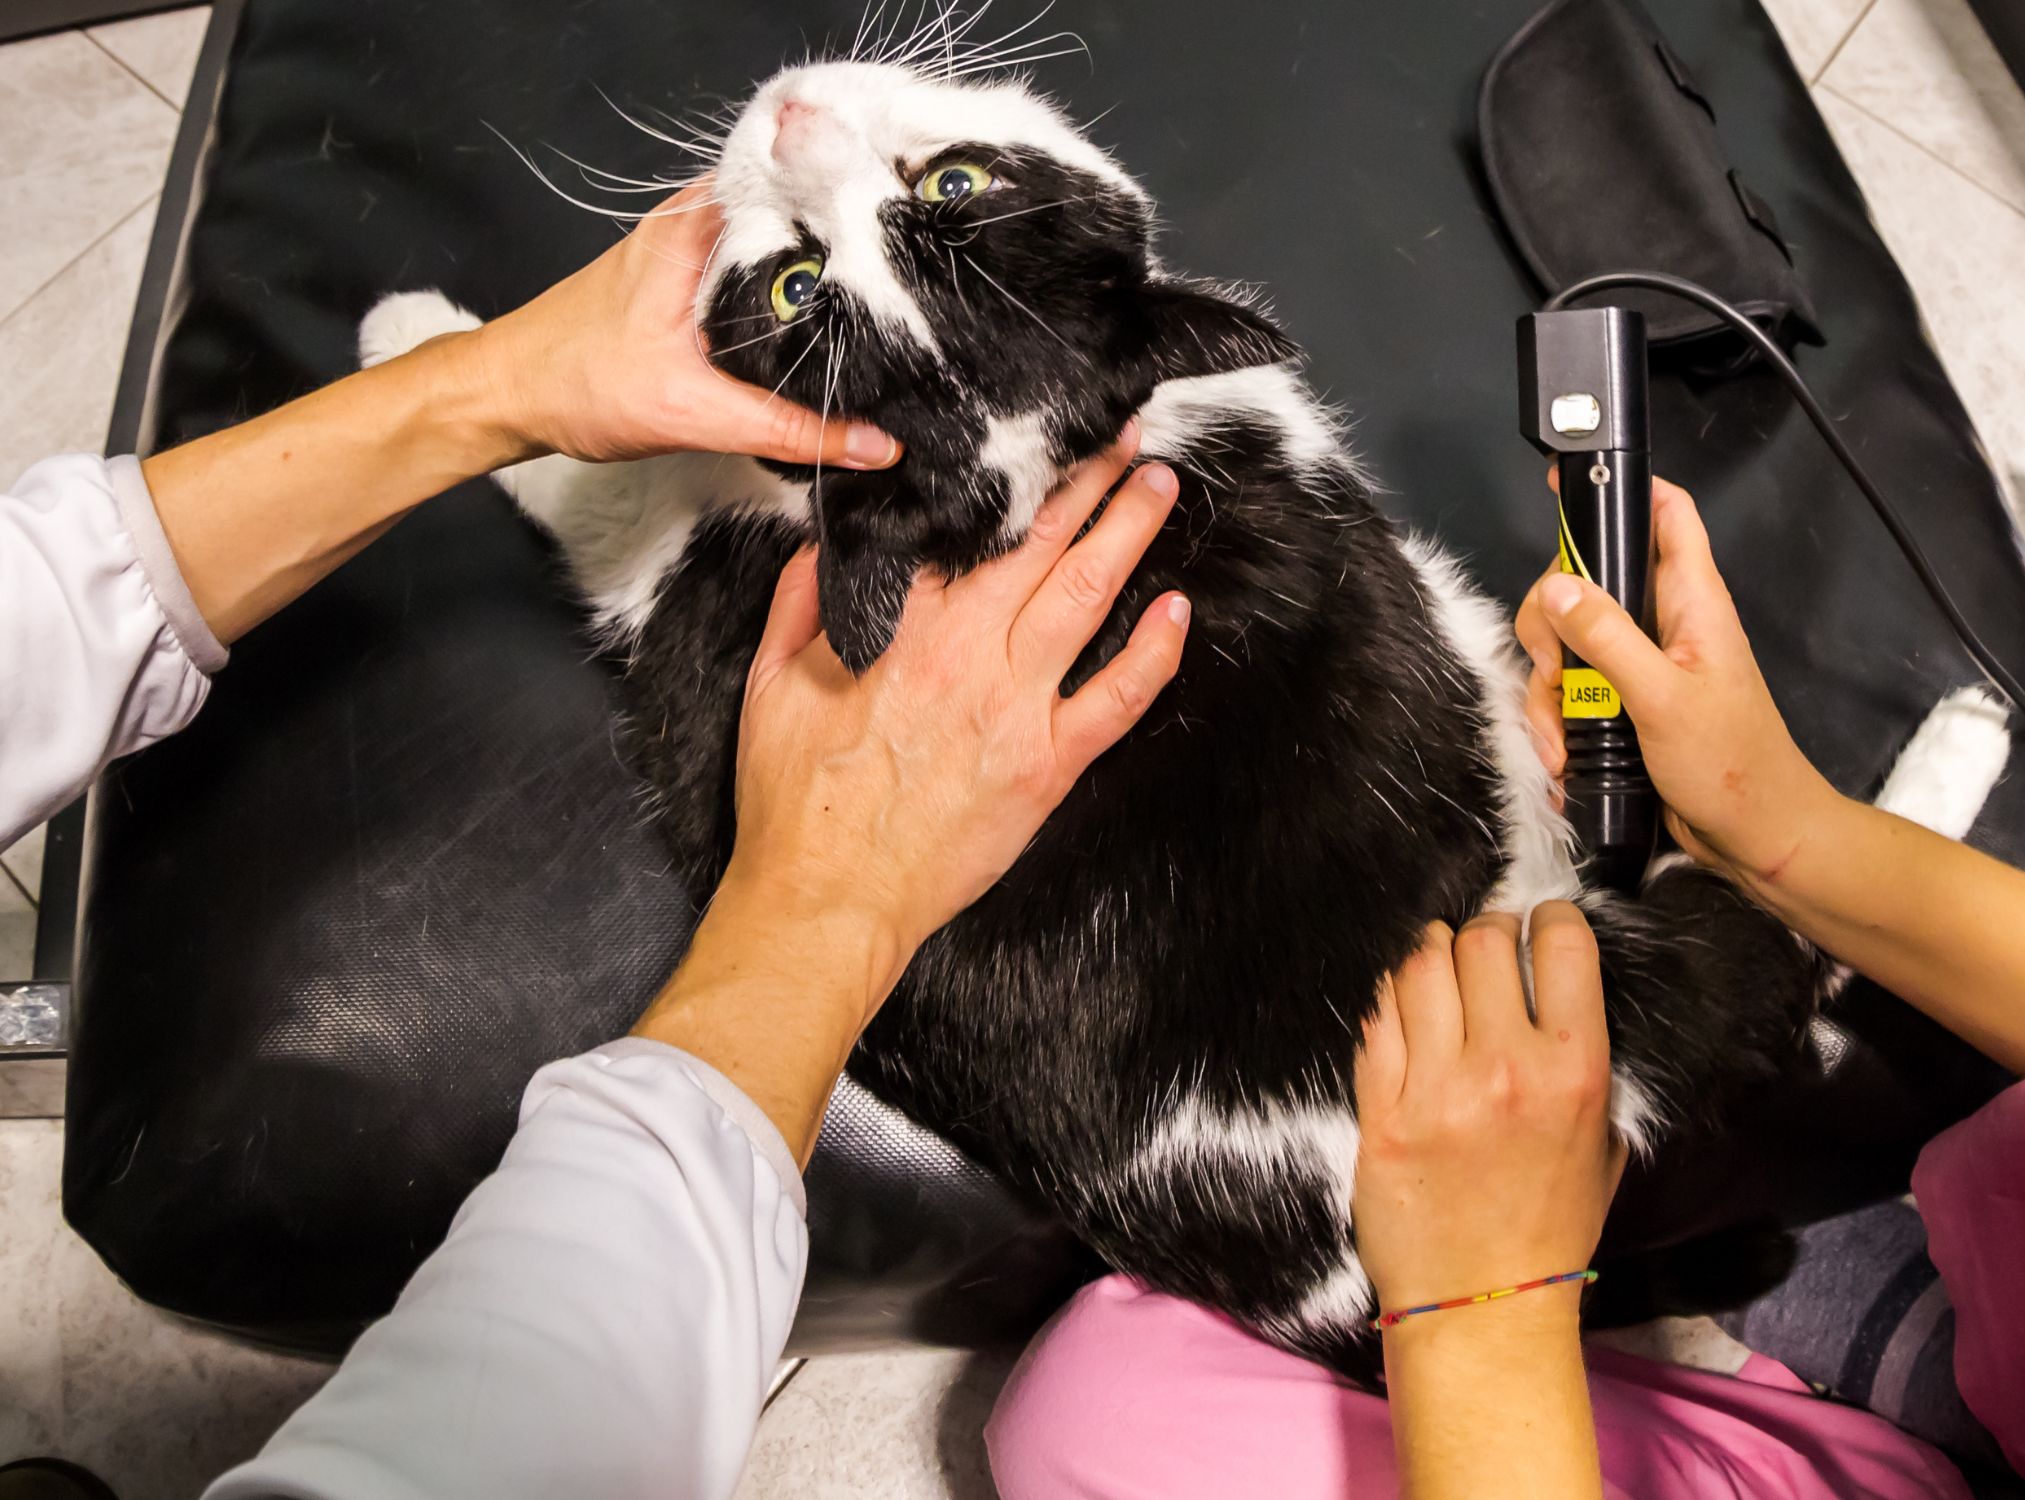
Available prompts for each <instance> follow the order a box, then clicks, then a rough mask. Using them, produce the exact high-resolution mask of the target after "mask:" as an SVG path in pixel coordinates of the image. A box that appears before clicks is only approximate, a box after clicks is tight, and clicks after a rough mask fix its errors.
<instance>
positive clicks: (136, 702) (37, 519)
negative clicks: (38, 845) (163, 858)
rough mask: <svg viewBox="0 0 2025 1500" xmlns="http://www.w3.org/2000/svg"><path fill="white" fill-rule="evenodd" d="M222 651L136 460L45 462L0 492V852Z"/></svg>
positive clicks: (164, 728)
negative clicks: (180, 565) (199, 609)
mask: <svg viewBox="0 0 2025 1500" xmlns="http://www.w3.org/2000/svg"><path fill="white" fill-rule="evenodd" d="M224 665H225V648H224V647H223V646H221V645H220V644H219V643H218V638H217V637H216V636H215V635H213V634H212V633H211V629H210V627H209V626H208V625H206V624H205V623H204V617H203V616H202V615H201V614H199V613H198V612H197V605H196V601H194V600H193V599H192V598H191V597H190V589H189V586H188V585H187V584H185V583H184V581H183V575H182V573H181V572H180V571H179V570H178V568H177V566H176V559H175V556H174V554H173V553H171V552H170V550H169V539H168V538H167V537H166V536H165V535H164V534H163V532H162V523H161V521H160V520H159V519H158V518H157V517H156V515H155V503H154V500H153V498H152V497H151V496H150V495H149V494H148V486H147V482H146V481H145V480H144V479H143V478H142V477H141V465H140V461H139V460H138V459H134V458H115V459H110V460H108V459H103V458H96V457H93V456H91V455H88V454H67V455H64V456H63V457H60V458H49V459H44V460H43V461H42V462H41V463H39V464H36V465H35V466H34V467H33V468H31V469H30V470H28V472H27V473H25V474H23V475H22V476H21V477H20V479H18V480H16V481H15V483H14V487H13V489H12V490H10V491H8V492H7V493H5V494H0V849H4V848H6V847H7V846H8V845H9V844H11V843H13V842H14V841H15V840H16V839H17V838H19V837H20V836H21V835H22V834H23V833H26V832H27V831H28V830H29V829H30V828H33V827H34V826H35V825H36V824H37V823H40V822H41V821H42V820H43V819H45V818H47V817H48V816H49V815H50V814H51V813H53V812H55V811H56V810H57V809H58V808H60V807H62V806H63V805H64V804H65V803H66V802H68V801H70V799H71V798H73V797H75V796H76V795H77V794H78V793H79V792H81V791H83V790H84V789H85V787H86V786H87V785H89V784H90V782H91V780H92V778H94V777H95V776H97V775H98V773H99V772H100V771H102V770H104V769H105V767H106V764H107V763H108V762H109V761H111V760H112V759H113V758H114V757H115V756H120V755H125V754H126V753H127V752H128V751H130V750H138V749H140V748H141V746H143V745H149V744H153V743H154V742H155V741H156V740H158V739H161V738H162V737H163V736H165V735H171V734H174V733H175V732H176V731H177V730H179V729H181V728H182V727H183V726H184V725H185V724H187V723H189V722H190V720H191V718H192V717H194V716H195V714H196V712H197V710H198V709H199V708H200V707H202V706H203V702H204V695H205V693H206V692H207V691H208V690H209V688H210V679H209V677H208V676H207V675H206V674H208V673H211V672H215V671H217V670H218V669H219V668H220V667H222V666H224Z"/></svg>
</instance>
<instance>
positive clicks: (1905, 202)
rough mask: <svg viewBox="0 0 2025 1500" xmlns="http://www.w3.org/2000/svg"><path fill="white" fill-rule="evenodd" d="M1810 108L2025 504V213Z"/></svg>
mask: <svg viewBox="0 0 2025 1500" xmlns="http://www.w3.org/2000/svg"><path fill="white" fill-rule="evenodd" d="M1815 99H1816V102H1817V103H1818V104H1819V105H1820V107H1821V113H1822V115H1823V116H1824V117H1825V118H1826V119H1827V121H1828V125H1829V128H1830V129H1831V130H1833V131H1834V133H1835V139H1836V142H1837V143H1838V144H1839V145H1840V146H1841V148H1842V154H1843V156H1844V157H1845V158H1846V159H1847V161H1848V162H1849V166H1850V169H1851V170H1852V171H1853V172H1854V173H1855V174H1856V179H1857V181H1858V182H1859V183H1861V184H1862V186H1863V194H1864V197H1865V198H1866V199H1867V200H1868V201H1869V204H1870V211H1871V214H1872V215H1873V217H1874V218H1875V219H1876V220H1877V226H1878V229H1879V230H1880V231H1881V232H1882V233H1883V235H1884V239H1885V243H1886V244H1887V245H1889V246H1890V247H1891V252H1892V254H1893V255H1894V256H1895V257H1896V258H1897V260H1898V263H1899V266H1900V268H1901V269H1902V270H1903V271H1904V272H1905V276H1906V280H1907V281H1908V282H1910V283H1911V284H1912V289H1913V294H1914V295H1915V296H1916V297H1918V299H1919V303H1920V308H1921V310H1922V311H1923V312H1924V313H1925V315H1926V322H1927V326H1928V329H1929V331H1930V332H1931V334H1932V337H1933V341H1934V345H1935V347H1936V348H1937V349H1939V351H1940V355H1941V360H1942V362H1943V363H1944V364H1945V365H1946V366H1947V370H1948V374H1949V376H1950V378H1951V379H1952V380H1953V381H1954V384H1955V388H1956V389H1957V390H1958V391H1959V392H1960V393H1961V396H1962V401H1963V403H1964V404H1965V405H1966V406H1967V407H1968V408H1969V414H1970V415H1971V416H1972V417H1974V418H1975V421H1976V426H1977V429H1978V430H1979V431H1980V432H1981V434H1982V437H1983V441H1984V442H1985V443H1986V444H1987V445H1988V446H1989V448H1990V451H1991V459H1992V462H1993V464H1994V465H1995V467H1996V468H1997V470H1998V472H1999V473H2000V474H2003V475H2005V476H2006V477H2007V479H2008V481H2009V483H2010V486H2011V492H2012V495H2013V496H2014V498H2015V497H2018V496H2020V495H2025V298H2021V297H2020V296H2019V289H2020V288H2021V287H2025V213H2021V212H2020V211H2019V210H2017V209H2014V208H2012V207H2011V206H2010V205H2009V204H2007V203H2003V202H2001V201H1999V200H1998V199H1997V198H1995V197H1993V196H1992V195H1991V194H1989V193H1986V192H1985V191H1983V189H1982V188H1980V187H1978V186H1977V185H1976V184H1974V183H1973V182H1970V181H1969V180H1968V179H1967V178H1965V177H1962V176H1960V175H1958V174H1957V173H1955V172H1952V171H1949V170H1948V169H1947V168H1945V167H1943V166H1941V165H1940V164H1939V163H1938V162H1936V161H1935V160H1934V158H1933V157H1932V156H1930V155H1928V154H1927V153H1926V152H1925V151H1923V150H1921V149H1920V148H1919V147H1918V146H1915V145H1913V144H1912V143H1911V142H1910V141H1908V140H1906V138H1905V137H1904V136H1902V135H1900V134H1898V133H1897V132H1896V131H1894V130H1892V129H1891V128H1890V127H1889V126H1887V125H1885V124H1884V123H1883V122H1881V121H1879V120H1877V119H1875V118H1874V117H1872V116H1871V115H1869V114H1867V113H1865V112H1864V111H1863V110H1861V109H1859V108H1858V107H1857V106H1856V105H1854V104H1851V103H1850V102H1849V101H1848V100H1846V99H1844V98H1842V96H1841V95H1839V94H1837V93H1836V92H1835V91H1834V90H1832V89H1829V88H1826V87H1823V88H1820V89H1817V90H1816V91H1815Z"/></svg>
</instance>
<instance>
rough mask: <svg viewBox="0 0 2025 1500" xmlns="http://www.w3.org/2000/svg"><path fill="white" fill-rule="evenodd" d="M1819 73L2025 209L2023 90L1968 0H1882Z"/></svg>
mask: <svg viewBox="0 0 2025 1500" xmlns="http://www.w3.org/2000/svg"><path fill="white" fill-rule="evenodd" d="M1821 81H1822V83H1823V84H1825V85H1826V86H1827V87H1829V88H1832V89H1834V90H1835V92H1836V93H1838V94H1840V95H1841V96H1842V97H1843V98H1845V99H1847V100H1849V102H1850V103H1852V104H1856V105H1859V106H1861V107H1862V108H1863V109H1866V110H1868V111H1869V112H1870V113H1871V114H1872V115H1875V116H1876V117H1877V118H1878V119H1880V120H1883V121H1885V122H1887V123H1888V124H1890V125H1891V127H1892V128H1893V129H1894V130H1896V131H1898V132H1899V133H1900V134H1901V135H1904V136H1908V137H1910V138H1911V139H1912V140H1913V141H1915V142H1917V143H1918V144H1919V145H1922V146H1924V147H1926V149H1927V150H1929V151H1931V152H1932V153H1933V154H1934V155H1935V156H1937V157H1939V158H1940V159H1941V160H1942V161H1944V162H1946V163H1947V164H1948V165H1949V166H1951V167H1953V168H1954V169H1955V170H1956V171H1958V172H1960V173H1961V174H1962V175H1963V176H1965V177H1967V178H1969V179H1971V180H1972V181H1974V182H1976V183H1979V184H1981V185H1982V186H1983V187H1985V188H1987V189H1989V190H1990V191H1991V192H1992V193H1995V194H1996V195H1997V196H1998V197H1999V198H2002V199H2003V200H2004V201H2005V202H2007V203H2009V204H2010V205H2011V206H2012V207H2013V208H2017V209H2025V93H2021V92H2020V90H2019V88H2018V84H2017V82H2016V81H2015V80H2014V79H2013V78H2012V77H2011V74H2010V71H2009V70H2008V69H2007V68H2006V67H2005V66H2004V60H2003V59H2002V58H2001V57H1999V56H1998V55H1997V49H1996V48H1995V47H1994V46H1992V45H1991V43H1990V38H1989V34H1988V33H1987V32H1985V31H1984V30H1983V27H1982V23H1981V22H1979V21H1978V20H1977V19H1976V14H1975V12H1974V11H1972V10H1971V9H1970V8H1969V3H1968V0H1877V3H1876V4H1875V5H1873V6H1872V7H1871V9H1870V13H1869V14H1868V15H1866V16H1865V17H1864V18H1863V24H1862V25H1860V26H1858V27H1857V28H1856V31H1855V33H1854V34H1853V35H1852V36H1851V37H1850V38H1849V41H1848V43H1847V44H1846V45H1845V46H1844V47H1843V49H1842V51H1841V52H1840V53H1839V54H1837V56H1836V59H1835V61H1834V63H1833V64H1831V65H1830V67H1829V68H1828V71H1827V72H1825V73H1823V74H1822V75H1821ZM1993 290H1994V289H1993ZM2018 290H2019V289H2018V288H2017V286H2016V285H2015V284H2013V286H2012V287H2011V291H2012V292H2013V293H2014V295H2015V294H2016V293H2017V291H2018Z"/></svg>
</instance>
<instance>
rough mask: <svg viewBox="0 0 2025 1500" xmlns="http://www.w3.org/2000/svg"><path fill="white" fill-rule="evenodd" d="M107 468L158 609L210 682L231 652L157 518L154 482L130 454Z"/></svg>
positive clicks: (111, 461)
mask: <svg viewBox="0 0 2025 1500" xmlns="http://www.w3.org/2000/svg"><path fill="white" fill-rule="evenodd" d="M105 468H106V473H107V475H109V476H110V477H111V480H112V492H113V500H114V501H115V503H117V504H118V506H119V512H120V524H121V525H122V526H124V527H126V529H127V535H128V536H129V537H131V538H132V539H133V543H134V551H135V552H136V553H137V554H139V556H140V559H141V569H142V571H144V572H145V573H146V574H147V575H148V587H149V588H151V589H153V590H154V594H155V603H157V604H158V605H160V606H161V609H162V615H163V617H164V618H165V619H167V620H168V622H169V629H170V630H172V631H174V632H175V636H176V643H177V644H178V645H180V646H181V647H182V648H183V654H184V655H185V656H187V657H189V658H190V660H191V661H192V662H193V663H195V664H196V667H197V670H198V671H200V672H203V673H205V674H206V675H207V676H208V675H210V674H212V673H215V672H217V671H218V670H219V668H221V667H223V666H224V665H225V662H226V659H227V652H226V650H225V647H224V646H223V645H221V644H220V643H219V640H218V637H217V636H215V635H213V634H212V633H211V627H210V626H209V625H207V624H206V623H205V622H204V617H203V615H201V614H200V613H198V611H197V601H196V600H195V599H193V598H192V597H191V596H190V585H189V584H187V583H185V582H184V581H183V570H182V569H181V568H179V567H177V566H176V554H175V553H174V552H171V551H170V550H169V537H168V533H167V532H165V531H163V530H162V518H161V517H160V516H158V515H156V514H155V497H154V496H153V495H151V494H149V493H148V481H147V480H146V478H144V477H143V476H142V474H141V461H140V460H139V459H138V458H135V457H134V456H133V455H131V454H127V455H125V456H122V457H120V458H109V459H107V460H106V464H105Z"/></svg>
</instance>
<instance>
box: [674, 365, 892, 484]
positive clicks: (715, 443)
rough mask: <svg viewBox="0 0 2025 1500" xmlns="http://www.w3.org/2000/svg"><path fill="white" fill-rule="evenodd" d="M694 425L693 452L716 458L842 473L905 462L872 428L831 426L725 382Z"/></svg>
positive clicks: (784, 402) (739, 384)
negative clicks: (739, 456)
mask: <svg viewBox="0 0 2025 1500" xmlns="http://www.w3.org/2000/svg"><path fill="white" fill-rule="evenodd" d="M693 420H694V423H695V426H696V427H697V428H698V429H699V430H698V431H696V432H695V433H693V434H691V440H690V443H689V444H688V446H693V447H697V448H704V449H707V450H709V451H711V452H716V453H749V454H751V455H752V456H753V457H755V458H771V459H776V460H778V461H779V462H781V463H790V464H822V465H824V466H826V467H830V468H842V469H884V468H887V467H889V466H890V465H892V464H894V463H896V462H897V461H898V460H899V458H900V444H899V443H898V442H897V441H895V440H894V439H893V438H891V437H889V436H887V435H886V434H885V433H884V432H882V431H880V430H879V429H878V428H877V427H874V426H872V425H871V424H870V423H869V422H845V421H836V420H832V421H827V422H826V421H824V420H823V419H822V418H821V417H819V416H817V415H816V413H814V412H812V411H810V410H809V409H808V408H807V407H805V406H797V405H796V404H795V403H794V402H792V401H788V400H786V399H784V398H782V397H779V396H774V395H770V394H769V393H768V392H766V391H763V390H761V389H759V387H757V386H752V385H747V384H745V383H744V382H743V381H738V380H731V379H728V378H725V377H722V376H720V377H719V378H718V379H717V380H716V381H714V382H713V383H712V385H711V387H710V390H709V393H708V398H707V400H706V401H705V402H703V403H701V409H700V410H698V411H696V412H695V415H694V419H693Z"/></svg>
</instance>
